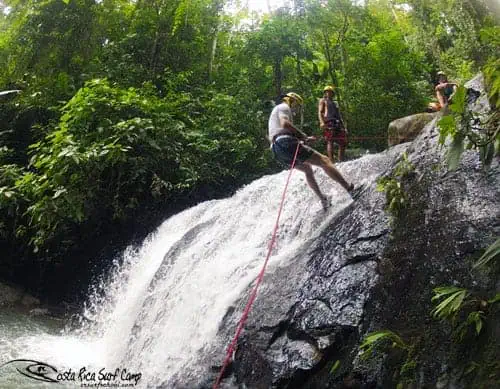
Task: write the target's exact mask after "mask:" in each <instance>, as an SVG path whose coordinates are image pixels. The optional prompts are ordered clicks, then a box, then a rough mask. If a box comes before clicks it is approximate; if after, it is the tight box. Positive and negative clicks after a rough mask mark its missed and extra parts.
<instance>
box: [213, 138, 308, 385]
mask: <svg viewBox="0 0 500 389" xmlns="http://www.w3.org/2000/svg"><path fill="white" fill-rule="evenodd" d="M299 147H300V143H297V149H296V150H295V155H294V156H293V162H292V165H291V168H290V173H288V178H287V180H286V184H285V189H284V190H283V194H282V196H281V204H280V208H279V211H278V217H277V218H276V224H275V225H274V231H273V235H272V237H271V242H270V243H269V249H268V252H267V256H266V260H265V261H264V265H263V266H262V269H261V270H260V273H259V275H258V276H257V282H256V283H255V286H254V287H253V290H252V293H251V294H250V298H249V299H248V302H247V305H246V306H245V309H244V310H243V315H242V316H241V319H240V321H239V322H238V326H237V328H236V334H235V335H234V338H233V340H232V342H231V344H230V345H229V347H228V349H227V353H226V358H225V359H224V363H223V364H222V368H221V370H220V373H219V376H218V377H217V380H216V381H215V383H214V386H213V389H217V388H218V387H219V384H220V382H221V380H222V376H223V374H224V371H225V370H226V367H227V365H228V364H229V361H230V360H231V356H232V354H233V351H234V350H235V347H236V343H237V342H238V338H239V337H240V334H241V331H243V326H244V325H245V322H246V321H247V318H248V314H249V313H250V309H251V308H252V305H253V302H254V300H255V298H256V297H257V289H258V288H259V285H260V284H261V282H262V279H263V278H264V272H265V270H266V266H267V262H268V261H269V258H270V257H271V251H272V249H273V246H274V243H275V242H276V234H277V232H278V225H279V220H280V216H281V211H282V210H283V204H284V202H285V195H286V191H287V189H288V183H289V182H290V177H291V176H292V172H293V168H294V167H295V162H296V160H297V154H298V153H299Z"/></svg>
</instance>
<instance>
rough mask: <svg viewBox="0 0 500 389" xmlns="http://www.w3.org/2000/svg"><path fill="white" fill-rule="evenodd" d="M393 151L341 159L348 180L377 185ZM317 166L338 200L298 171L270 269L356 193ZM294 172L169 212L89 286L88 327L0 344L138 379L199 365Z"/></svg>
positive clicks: (254, 265) (251, 274)
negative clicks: (324, 200) (326, 200)
mask: <svg viewBox="0 0 500 389" xmlns="http://www.w3.org/2000/svg"><path fill="white" fill-rule="evenodd" d="M391 150H394V149H391ZM394 153H395V151H389V152H386V153H381V154H374V155H366V156H365V157H363V158H360V159H358V160H355V161H350V162H345V163H342V164H339V165H338V168H339V169H340V171H341V172H342V173H343V174H344V175H345V177H346V178H347V179H348V180H349V181H353V182H355V183H356V184H360V183H362V182H364V183H366V184H367V185H374V181H375V178H376V177H377V176H378V175H380V174H381V173H382V172H383V171H385V170H386V169H387V168H388V167H389V164H390V162H391V160H392V156H393V155H394ZM315 174H316V177H317V179H318V183H319V186H320V188H321V189H322V191H323V192H324V193H325V194H326V195H327V196H328V197H330V198H331V203H332V206H331V207H330V208H329V209H328V210H327V211H324V210H323V209H322V208H321V204H320V202H319V200H318V199H317V198H316V197H315V195H314V193H313V192H312V191H311V190H310V189H309V188H308V187H307V184H306V182H305V178H304V175H303V174H302V173H300V172H298V171H295V172H294V173H293V174H292V178H291V181H290V185H289V189H288V193H287V195H286V201H285V204H284V208H283V212H282V215H281V219H280V223H279V230H278V237H277V244H276V246H275V248H274V250H273V253H272V256H271V259H270V262H269V266H268V272H273V269H274V268H276V267H277V266H280V265H281V264H283V263H286V261H287V260H288V258H290V257H291V256H292V255H293V253H294V252H295V251H296V250H297V249H298V248H299V247H301V246H303V245H307V244H308V242H310V241H312V240H314V239H315V237H316V236H318V235H319V234H320V233H321V231H322V229H323V228H324V227H325V226H328V225H329V223H330V222H331V220H332V219H333V218H334V217H335V215H337V214H338V213H339V212H341V211H342V210H344V209H345V208H346V207H347V206H348V205H349V204H350V203H351V202H352V201H353V200H352V199H351V198H350V196H349V195H348V194H347V193H346V192H345V191H344V190H343V189H342V187H341V186H340V185H338V184H337V183H335V182H333V181H331V180H330V179H329V178H328V177H327V176H326V175H325V174H324V173H323V172H322V171H321V170H320V169H317V170H316V172H315ZM287 175H288V171H283V172H281V173H278V174H275V175H270V176H265V177H262V178H260V179H258V180H256V181H254V182H253V183H251V184H249V185H248V186H246V187H244V188H241V189H240V190H239V191H238V192H237V193H236V194H235V195H234V196H232V197H231V198H227V199H223V200H214V201H207V202H204V203H201V204H199V205H197V206H195V207H193V208H190V209H187V210H185V211H183V212H181V213H179V214H177V215H175V216H173V217H170V218H169V219H168V220H166V221H165V222H164V223H163V224H162V225H161V226H160V227H159V228H158V229H157V230H156V231H155V232H154V233H152V234H151V235H150V236H149V237H147V239H146V240H145V241H144V242H143V244H142V245H141V246H140V247H130V248H128V249H127V250H126V251H125V252H124V253H123V255H122V258H120V259H119V260H117V261H116V262H117V264H116V266H115V269H114V271H113V273H112V275H111V276H110V277H109V278H108V279H107V280H104V281H102V283H101V285H99V286H97V287H96V288H95V289H96V291H95V292H93V293H91V295H90V297H89V301H88V303H87V306H86V309H85V311H84V313H83V315H82V317H84V318H85V320H84V322H82V326H81V328H79V329H78V330H76V331H75V330H72V331H65V332H64V333H62V334H47V333H43V332H41V331H37V332H36V333H33V331H32V332H30V333H29V334H26V335H23V336H20V338H19V339H18V342H17V343H16V345H13V344H10V345H7V346H5V345H4V344H3V343H2V342H1V341H0V352H4V353H3V354H4V355H8V356H9V358H16V357H17V358H20V357H22V358H32V359H36V360H42V361H44V362H47V363H51V364H52V365H55V366H57V367H58V368H59V367H61V366H64V367H66V368H67V367H73V368H74V369H77V368H79V367H81V366H91V367H92V366H95V367H97V366H98V367H103V366H105V367H106V368H109V369H114V368H115V367H122V368H123V367H125V368H127V370H129V371H135V372H140V373H141V380H140V382H139V384H138V386H139V387H159V386H162V385H163V386H165V387H169V385H168V383H169V382H171V380H172V379H173V377H175V376H177V377H182V376H183V374H196V369H197V367H196V365H197V364H196V361H197V358H198V357H199V356H200V355H202V354H203V352H204V351H206V350H207V349H208V348H209V347H210V346H211V344H212V342H213V341H214V339H215V338H216V335H217V332H218V329H219V326H220V324H221V321H222V319H223V317H224V315H225V314H226V312H227V310H228V308H229V307H230V306H231V305H233V304H234V303H235V302H236V301H237V300H238V299H239V298H241V296H242V294H244V293H245V292H246V291H247V290H248V288H249V287H250V286H251V284H252V282H253V281H254V280H255V278H256V276H257V274H258V272H259V271H260V268H261V266H262V264H263V261H264V259H265V256H266V253H267V247H268V244H269V241H270V237H271V233H272V230H273V227H274V224H275V221H276V217H277V213H278V208H279V203H280V199H281V194H282V191H283V188H284V186H285V181H286V178H287ZM263 286H264V287H265V284H264V285H263ZM256 303H257V304H258V298H257V301H256ZM0 336H1V335H0ZM229 340H230V339H227V340H226V341H229ZM220 357H221V361H222V359H223V357H224V355H221V356H220ZM2 362H4V360H0V364H1V363H2ZM0 386H2V385H1V375H0Z"/></svg>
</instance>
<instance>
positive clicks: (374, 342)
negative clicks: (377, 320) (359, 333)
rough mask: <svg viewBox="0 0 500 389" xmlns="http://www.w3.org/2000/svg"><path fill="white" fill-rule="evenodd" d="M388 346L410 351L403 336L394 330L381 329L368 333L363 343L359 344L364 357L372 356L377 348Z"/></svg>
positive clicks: (382, 348)
mask: <svg viewBox="0 0 500 389" xmlns="http://www.w3.org/2000/svg"><path fill="white" fill-rule="evenodd" d="M387 347H392V348H398V349H401V350H405V351H408V350H409V349H410V346H408V345H407V344H406V343H405V342H404V341H403V339H401V337H400V336H399V335H398V334H396V333H395V332H393V331H390V330H381V331H375V332H371V333H369V334H367V335H366V336H365V337H364V339H363V343H361V345H360V346H359V348H360V350H361V352H362V354H361V356H362V357H363V358H370V357H372V356H373V354H374V353H375V352H376V351H377V350H384V349H386V348H387Z"/></svg>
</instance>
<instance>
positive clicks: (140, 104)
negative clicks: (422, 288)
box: [2, 79, 265, 252]
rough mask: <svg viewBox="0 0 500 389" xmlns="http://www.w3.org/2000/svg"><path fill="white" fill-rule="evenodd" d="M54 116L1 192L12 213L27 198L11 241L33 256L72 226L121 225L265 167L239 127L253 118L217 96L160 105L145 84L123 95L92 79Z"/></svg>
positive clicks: (247, 131)
mask: <svg viewBox="0 0 500 389" xmlns="http://www.w3.org/2000/svg"><path fill="white" fill-rule="evenodd" d="M186 108H187V110H186ZM60 112H61V116H60V119H59V121H58V122H57V123H54V124H51V125H50V126H48V128H47V132H48V135H47V136H46V137H45V139H44V140H42V141H40V142H37V143H35V144H33V145H31V147H30V149H31V160H30V165H29V168H30V171H27V172H25V173H24V174H22V175H20V176H19V177H18V178H17V179H16V180H15V182H12V180H11V182H10V184H9V186H7V185H6V186H5V189H4V191H3V192H2V194H3V197H4V198H6V199H7V200H8V201H10V205H9V203H7V204H5V205H4V206H5V207H10V208H9V209H12V207H14V202H15V201H17V199H18V198H22V199H23V200H24V201H25V206H26V209H24V210H22V212H21V213H22V215H23V218H24V222H23V223H21V224H19V225H18V226H17V227H16V234H18V235H19V234H20V232H21V231H23V234H26V235H27V236H29V237H30V239H29V244H30V246H32V248H33V249H34V250H35V252H36V251H38V250H40V249H41V248H47V247H49V246H50V245H51V244H55V242H56V241H57V240H58V239H61V237H62V236H64V235H66V236H69V235H72V234H73V232H72V231H74V230H75V228H76V226H78V225H82V224H89V223H91V224H96V223H97V228H99V227H100V225H101V224H102V223H106V221H108V222H109V221H116V222H125V221H126V220H129V219H130V218H132V217H134V215H135V214H136V212H137V211H138V210H139V209H143V208H144V206H145V205H146V204H147V205H151V204H157V205H158V206H160V205H161V204H165V203H166V202H167V201H171V200H175V199H178V198H180V197H181V196H182V194H183V193H186V192H187V191H195V190H197V188H199V187H203V186H206V185H222V184H224V183H227V182H228V181H229V180H231V181H233V182H234V181H236V182H241V180H242V179H244V178H243V177H242V176H241V174H240V172H241V171H242V170H246V174H247V176H246V177H248V176H250V175H251V174H252V172H254V171H259V170H260V169H262V168H263V164H264V162H265V161H264V159H262V158H261V161H260V162H259V158H258V157H257V156H256V148H255V142H254V140H253V137H252V136H257V134H255V133H254V134H252V131H251V128H250V123H251V122H249V121H245V122H244V124H243V125H242V124H241V123H240V120H241V119H245V118H246V116H247V115H249V114H250V113H249V112H248V111H247V109H246V107H244V106H242V105H239V104H238V101H237V100H236V99H235V98H234V97H232V96H227V95H224V94H220V93H211V95H210V98H209V99H207V100H204V99H200V100H197V99H193V98H192V96H190V95H188V94H186V95H184V96H183V98H182V99H177V100H170V99H168V98H166V99H161V98H158V97H157V96H156V95H155V93H154V88H152V87H151V86H150V85H149V86H148V85H145V86H144V88H143V89H142V90H138V89H135V88H127V89H123V88H119V87H117V86H116V85H112V84H110V83H109V82H108V81H107V80H101V79H96V80H92V81H90V82H87V83H86V85H85V86H84V87H83V88H82V89H80V90H79V91H78V92H77V93H76V94H75V96H74V97H73V98H72V99H71V100H70V101H69V102H68V103H67V104H66V105H64V106H63V107H62V108H61V109H60ZM191 112H199V114H198V117H190V116H189V115H188V114H189V113H191ZM245 126H246V127H245ZM215 155H217V158H214V156H215ZM8 172H10V170H7V169H6V170H5V171H4V175H5V176H6V175H7V173H8ZM7 200H6V201H7ZM101 220H102V221H101Z"/></svg>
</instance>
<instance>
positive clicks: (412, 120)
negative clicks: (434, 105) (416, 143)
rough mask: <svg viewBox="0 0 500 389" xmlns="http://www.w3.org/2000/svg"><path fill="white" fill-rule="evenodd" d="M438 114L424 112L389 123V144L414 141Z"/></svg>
mask: <svg viewBox="0 0 500 389" xmlns="http://www.w3.org/2000/svg"><path fill="white" fill-rule="evenodd" d="M436 116H437V112H432V113H426V112H424V113H417V114H415V115H410V116H405V117H402V118H399V119H396V120H393V121H392V122H390V123H389V128H388V130H387V143H388V145H389V146H394V145H397V144H400V143H404V142H409V141H412V140H413V139H415V138H416V137H417V135H418V134H420V132H421V131H422V129H423V128H424V127H425V125H426V124H427V123H429V122H430V121H431V120H432V119H434V118H435V117H436Z"/></svg>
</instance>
